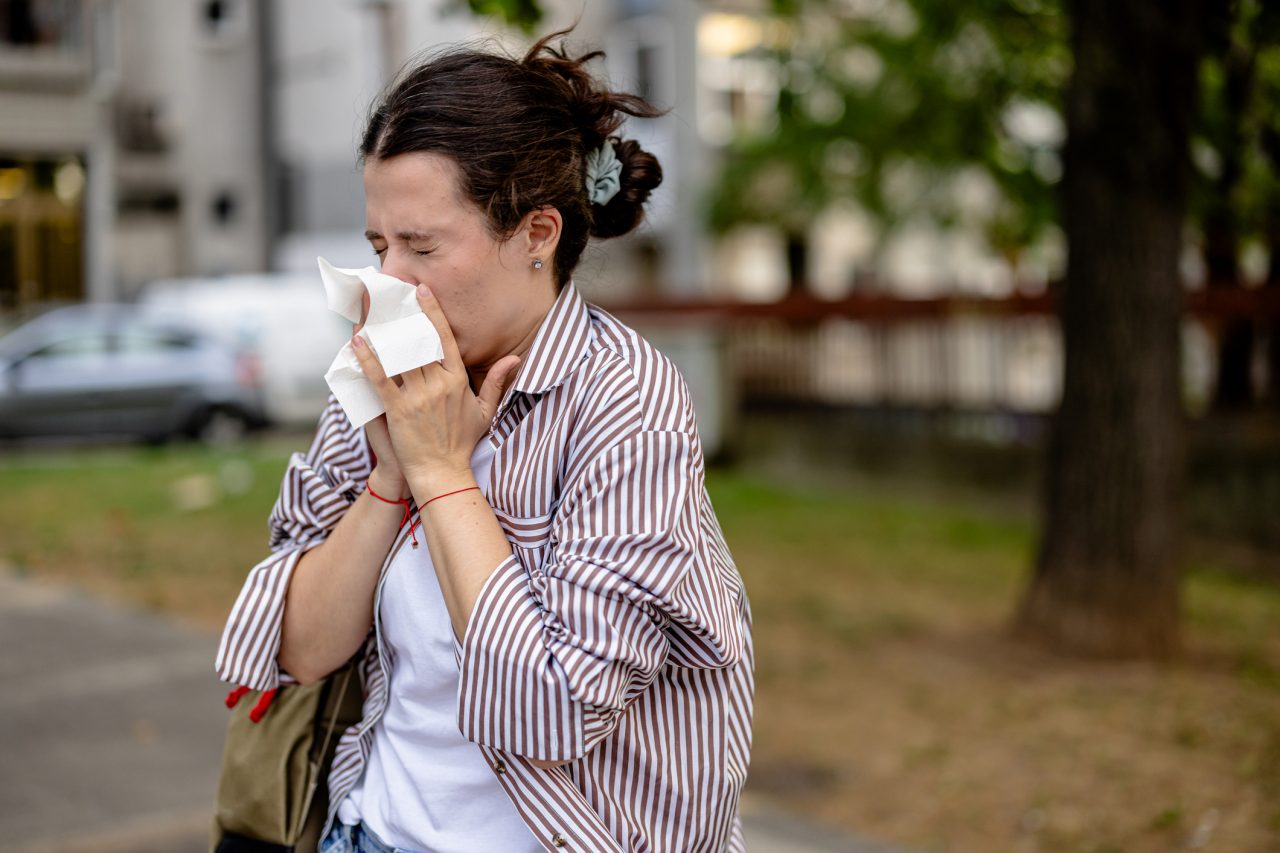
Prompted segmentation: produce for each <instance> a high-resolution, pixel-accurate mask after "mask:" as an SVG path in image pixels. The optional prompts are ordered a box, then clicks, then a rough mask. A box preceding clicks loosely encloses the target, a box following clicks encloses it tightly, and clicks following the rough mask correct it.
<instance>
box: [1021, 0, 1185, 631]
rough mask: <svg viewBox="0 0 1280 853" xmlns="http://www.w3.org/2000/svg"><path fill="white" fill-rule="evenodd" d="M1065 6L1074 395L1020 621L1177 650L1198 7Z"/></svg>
mask: <svg viewBox="0 0 1280 853" xmlns="http://www.w3.org/2000/svg"><path fill="white" fill-rule="evenodd" d="M1068 5H1069V7H1070V10H1071V13H1072V21H1073V27H1074V29H1073V34H1072V40H1073V42H1072V45H1073V50H1074V55H1075V71H1074V73H1073V76H1072V80H1071V84H1070V86H1069V88H1068V92H1067V103H1066V115H1067V145H1066V151H1065V159H1064V167H1065V171H1064V177H1063V224H1064V227H1065V230H1066V234H1067V239H1068V246H1069V248H1068V256H1067V274H1066V278H1065V281H1064V284H1063V288H1062V294H1061V300H1060V308H1059V312H1060V324H1061V330H1062V340H1063V348H1064V353H1065V363H1064V374H1063V388H1062V400H1061V403H1060V406H1059V409H1058V411H1057V412H1056V414H1055V417H1054V419H1053V424H1052V427H1051V430H1050V437H1049V447H1048V464H1047V467H1046V472H1047V476H1046V480H1045V492H1044V516H1045V521H1044V531H1043V535H1042V539H1041V541H1040V543H1039V549H1038V553H1037V556H1036V565H1035V570H1034V574H1033V576H1032V579H1031V583H1030V585H1029V587H1028V589H1027V590H1026V592H1025V594H1024V596H1023V599H1022V601H1021V603H1020V606H1019V609H1018V613H1017V617H1016V619H1015V628H1016V630H1017V632H1018V634H1019V635H1020V636H1023V637H1026V638H1031V639H1034V640H1037V641H1040V642H1043V643H1046V644H1048V645H1049V646H1051V647H1053V648H1057V649H1059V650H1062V651H1065V652H1069V653H1074V654H1082V655H1089V656H1123V657H1129V656H1142V657H1149V656H1151V657H1163V656H1167V655H1171V654H1174V653H1176V651H1177V650H1178V645H1179V642H1178V641H1179V632H1178V621H1179V599H1178V566H1177V555H1178V547H1177V542H1176V538H1177V532H1178V529H1179V512H1180V508H1179V503H1180V501H1179V497H1180V495H1179V493H1180V491H1181V483H1182V474H1183V459H1184V454H1185V449H1184V445H1185V424H1184V420H1185V414H1184V409H1183V405H1182V397H1181V390H1180V380H1181V376H1180V374H1181V369H1180V364H1181V344H1180V336H1181V331H1180V326H1181V318H1182V309H1183V294H1182V288H1181V285H1180V282H1179V278H1178V258H1179V253H1180V249H1181V243H1182V228H1183V223H1184V219H1185V214H1186V195H1187V183H1188V163H1187V147H1188V135H1189V127H1190V122H1191V118H1192V109H1193V107H1192V104H1193V103H1194V100H1195V92H1196V76H1195V75H1196V64H1197V57H1198V53H1199V44H1198V31H1199V25H1198V19H1199V14H1200V6H1199V3H1198V2H1197V0H1130V2H1126V3H1113V2H1110V0H1071V2H1070V3H1069V4H1068Z"/></svg>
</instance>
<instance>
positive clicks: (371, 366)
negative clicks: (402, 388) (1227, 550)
mask: <svg viewBox="0 0 1280 853" xmlns="http://www.w3.org/2000/svg"><path fill="white" fill-rule="evenodd" d="M351 348H352V349H353V350H355V353H356V361H358V362H360V369H361V370H363V371H364V375H365V378H367V379H368V380H369V382H370V384H372V385H373V389H374V390H375V391H377V392H378V397H379V398H380V399H381V400H382V405H383V406H384V407H386V408H390V407H391V403H392V400H393V399H394V396H395V393H396V388H397V385H396V383H395V382H393V381H391V379H389V378H388V377H387V374H386V371H384V370H383V369H382V362H380V361H378V357H377V356H376V355H374V354H373V350H372V349H371V348H370V347H369V344H368V342H366V341H365V339H364V338H362V337H360V336H359V335H353V336H352V337H351Z"/></svg>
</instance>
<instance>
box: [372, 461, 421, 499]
mask: <svg viewBox="0 0 1280 853" xmlns="http://www.w3.org/2000/svg"><path fill="white" fill-rule="evenodd" d="M369 488H371V489H373V490H374V491H375V492H376V493H377V494H378V495H380V496H382V497H384V498H386V499H387V500H393V501H395V500H404V499H405V498H408V497H412V492H411V491H410V489H409V483H408V481H406V480H405V478H404V475H403V474H401V473H400V472H399V471H391V470H388V469H386V468H383V467H382V466H381V465H378V466H375V467H374V469H373V471H372V472H371V473H370V474H369Z"/></svg>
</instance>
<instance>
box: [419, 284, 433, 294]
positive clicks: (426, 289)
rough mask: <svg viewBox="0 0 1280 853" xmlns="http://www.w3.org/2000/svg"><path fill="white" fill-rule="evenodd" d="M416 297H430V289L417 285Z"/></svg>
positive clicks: (423, 285)
mask: <svg viewBox="0 0 1280 853" xmlns="http://www.w3.org/2000/svg"><path fill="white" fill-rule="evenodd" d="M418 295H419V296H430V295H431V288H429V287H427V286H426V285H425V284H420V285H418Z"/></svg>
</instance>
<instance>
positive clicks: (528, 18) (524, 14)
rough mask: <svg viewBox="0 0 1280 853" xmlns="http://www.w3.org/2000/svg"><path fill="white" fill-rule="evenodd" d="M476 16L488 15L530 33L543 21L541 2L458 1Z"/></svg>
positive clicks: (527, 0) (536, 0)
mask: <svg viewBox="0 0 1280 853" xmlns="http://www.w3.org/2000/svg"><path fill="white" fill-rule="evenodd" d="M458 2H459V4H461V3H463V2H465V3H466V7H467V8H468V9H470V10H471V12H472V13H474V14H476V15H487V16H489V17H493V18H497V19H498V20H500V21H503V22H505V23H508V24H511V25H513V26H516V27H519V28H520V29H522V30H524V31H525V32H530V31H532V30H533V28H534V27H536V26H537V25H538V24H539V23H540V22H541V21H542V4H541V3H540V2H539V0H458Z"/></svg>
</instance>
